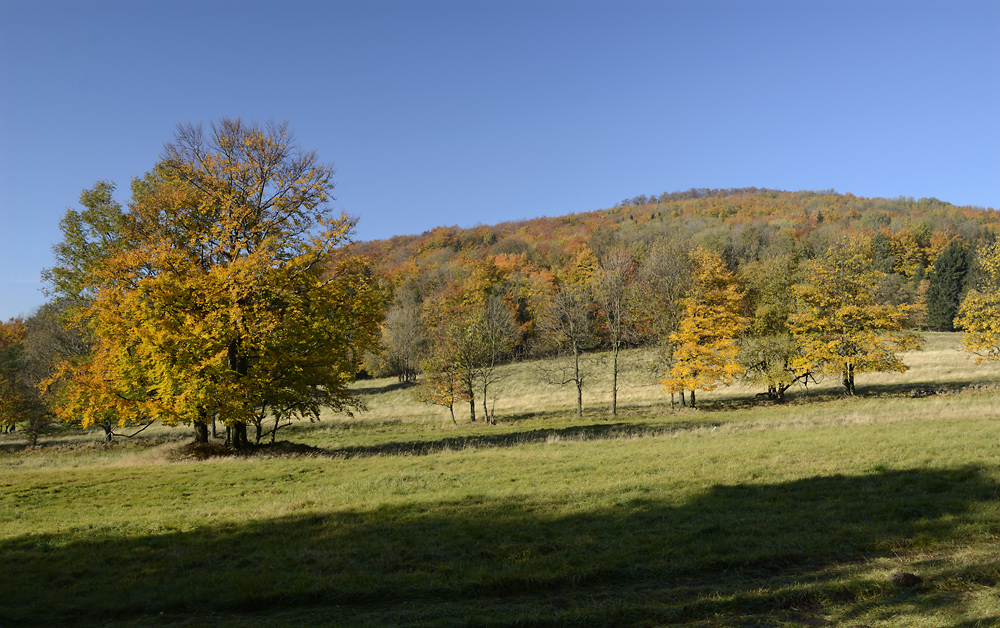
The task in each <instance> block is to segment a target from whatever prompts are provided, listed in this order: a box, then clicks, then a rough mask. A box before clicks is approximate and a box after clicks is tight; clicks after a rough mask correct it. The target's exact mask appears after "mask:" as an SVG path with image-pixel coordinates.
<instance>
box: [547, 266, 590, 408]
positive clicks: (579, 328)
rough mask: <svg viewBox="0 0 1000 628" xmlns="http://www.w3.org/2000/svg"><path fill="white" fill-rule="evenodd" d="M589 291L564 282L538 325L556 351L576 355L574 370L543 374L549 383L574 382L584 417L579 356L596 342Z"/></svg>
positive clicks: (577, 399)
mask: <svg viewBox="0 0 1000 628" xmlns="http://www.w3.org/2000/svg"><path fill="white" fill-rule="evenodd" d="M592 307H593V305H592V303H591V300H590V294H589V292H588V291H587V290H586V289H585V288H583V287H582V286H579V285H577V284H563V285H562V286H560V287H559V288H558V289H557V290H556V291H555V294H553V295H552V299H551V301H549V307H548V308H547V309H546V310H545V311H544V313H543V316H542V320H541V321H539V328H540V329H541V331H542V335H543V336H544V338H545V340H546V341H547V342H551V343H552V344H553V345H555V347H556V352H557V353H563V352H565V353H569V354H570V355H571V356H573V367H572V371H571V372H569V373H566V372H565V371H564V370H560V371H558V373H556V372H552V371H550V370H545V371H544V372H543V377H544V378H545V379H546V381H548V382H549V383H553V384H556V385H559V386H564V385H566V384H569V383H572V384H573V385H574V387H575V388H576V416H578V417H582V416H583V382H584V376H585V374H584V371H583V370H582V369H581V368H580V357H581V356H582V354H583V352H584V351H587V350H589V349H592V348H593V347H595V346H596V345H597V337H596V335H595V331H594V318H593V311H592Z"/></svg>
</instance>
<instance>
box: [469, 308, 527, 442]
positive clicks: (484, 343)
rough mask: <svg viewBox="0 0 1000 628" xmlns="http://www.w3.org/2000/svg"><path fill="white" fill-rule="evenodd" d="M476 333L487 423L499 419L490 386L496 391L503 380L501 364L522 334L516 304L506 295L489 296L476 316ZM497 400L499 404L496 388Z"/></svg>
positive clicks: (476, 369)
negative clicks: (515, 311) (489, 402)
mask: <svg viewBox="0 0 1000 628" xmlns="http://www.w3.org/2000/svg"><path fill="white" fill-rule="evenodd" d="M473 334H474V335H475V341H476V342H477V343H479V348H478V350H477V353H478V354H479V358H478V360H477V361H476V365H475V367H474V373H475V377H476V380H477V382H478V385H479V389H480V390H481V391H482V393H483V395H482V400H483V417H484V418H485V420H486V422H487V423H489V422H495V421H496V418H495V415H494V413H493V412H492V411H491V410H490V406H489V405H488V402H487V400H488V398H489V390H490V388H494V391H495V386H496V385H497V384H499V383H500V382H501V381H502V380H503V375H502V372H501V371H500V370H499V367H500V365H501V364H503V363H504V362H506V361H507V359H508V357H509V356H510V354H511V351H512V350H513V349H514V346H515V345H516V344H517V341H518V339H519V337H520V330H519V328H518V325H517V321H516V320H515V318H514V312H513V308H512V307H511V305H510V304H509V303H508V302H507V300H506V298H505V295H502V294H493V295H491V296H490V297H489V298H488V299H487V300H486V303H485V304H484V305H483V307H482V309H481V310H480V311H479V313H478V315H477V316H476V318H475V320H474V323H473ZM493 403H494V405H495V404H496V393H495V392H494V400H493Z"/></svg>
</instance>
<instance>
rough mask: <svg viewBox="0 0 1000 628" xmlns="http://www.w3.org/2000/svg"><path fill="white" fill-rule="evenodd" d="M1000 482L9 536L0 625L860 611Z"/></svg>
mask: <svg viewBox="0 0 1000 628" xmlns="http://www.w3.org/2000/svg"><path fill="white" fill-rule="evenodd" d="M998 488H1000V487H998V485H997V484H996V483H995V482H994V481H993V480H991V479H989V478H988V477H986V476H985V474H984V473H982V472H981V471H980V469H978V468H976V467H966V468H959V469H954V470H910V471H892V472H886V473H879V474H871V475H862V476H851V477H846V476H839V475H838V476H832V477H814V478H809V479H803V480H798V481H793V482H787V483H780V484H770V485H745V486H715V487H713V488H711V489H709V490H708V491H706V492H705V493H703V494H701V495H698V496H696V497H694V498H693V499H691V500H690V501H688V502H686V503H679V504H671V503H665V502H661V501H657V500H652V499H647V498H644V497H636V496H630V495H628V494H623V495H622V496H620V498H619V501H618V502H617V503H615V504H614V505H613V506H605V507H602V508H593V509H589V510H588V509H586V508H581V507H575V509H574V507H572V506H567V504H566V503H565V500H564V499H563V498H558V499H555V498H553V499H552V501H548V500H547V499H545V498H543V497H536V498H530V499H523V500H522V499H517V498H506V499H501V500H492V499H489V498H487V497H483V496H476V495H470V496H468V497H466V498H464V499H462V500H459V501H451V502H437V503H412V504H407V505H394V506H382V507H377V508H374V509H372V510H365V511H329V512H322V513H313V514H306V515H302V516H292V517H284V518H279V519H259V520H253V519H251V520H249V521H247V522H246V523H242V524H239V525H235V524H229V525H225V526H221V527H208V526H205V527H200V528H196V529H193V530H191V531H187V532H172V533H165V534H155V535H148V536H141V537H133V538H122V537H120V536H117V535H112V534H108V533H101V534H93V535H91V536H84V535H83V533H81V532H77V533H75V534H72V533H67V534H45V535H24V536H21V537H15V538H8V539H5V540H3V541H0V564H2V565H3V566H4V568H3V569H2V570H0V590H2V591H3V592H4V594H3V596H0V625H9V624H11V623H15V624H37V625H67V624H80V625H87V624H100V625H114V624H118V625H126V624H127V625H143V624H154V623H170V622H174V623H177V622H180V623H183V622H185V621H194V622H195V623H196V624H197V625H206V624H212V623H217V622H222V617H232V616H241V617H245V616H247V614H250V615H251V616H252V617H256V618H257V619H253V620H252V621H249V620H248V623H249V624H253V623H257V622H258V621H259V622H261V623H268V624H269V625H274V624H276V623H277V624H280V623H282V622H286V623H289V624H296V623H302V622H303V621H304V618H305V617H308V618H309V620H310V621H311V622H313V624H314V625H319V624H320V623H321V622H322V623H328V624H330V625H391V624H398V625H425V624H428V623H434V624H435V625H442V626H450V625H510V624H511V623H519V624H521V625H542V626H549V625H551V626H556V625H558V626H563V625H580V626H584V625H586V626H593V625H636V624H641V623H657V624H684V623H688V622H700V623H698V625H699V626H705V625H780V624H772V623H765V624H760V623H742V622H744V621H747V622H750V620H748V619H747V618H757V620H753V621H758V620H759V621H763V620H764V619H765V618H770V619H774V618H779V619H780V618H781V617H782V616H783V615H782V614H783V613H784V614H789V616H790V617H791V616H794V617H797V618H800V619H801V618H803V617H805V618H806V619H808V617H811V616H812V615H810V613H814V614H815V613H820V612H822V610H823V609H824V608H829V607H830V605H839V608H840V609H841V611H844V612H845V613H846V616H850V615H851V608H852V605H857V607H858V608H859V609H862V608H864V604H867V603H868V602H869V601H870V600H871V597H872V595H876V596H878V595H883V594H881V593H878V592H877V591H876V593H874V594H873V593H872V590H873V587H874V588H875V589H876V590H878V589H879V587H880V586H882V585H880V584H874V585H873V583H872V582H871V581H860V582H859V581H857V578H856V577H855V578H854V580H852V577H849V576H845V573H847V572H851V571H852V569H853V567H852V565H858V564H864V563H865V561H866V560H868V559H872V558H876V557H883V556H892V555H893V553H894V552H899V551H904V550H905V548H907V547H916V546H922V547H926V546H932V545H933V544H935V543H938V542H941V543H943V542H947V541H949V540H953V539H952V535H954V534H955V532H954V529H955V527H956V526H961V525H963V523H967V522H968V523H971V524H974V523H975V519H976V517H977V516H979V512H980V509H981V508H982V505H983V504H985V503H988V502H990V501H991V500H995V499H996V495H997V493H998ZM567 512H568V513H569V514H567ZM982 561H983V562H981V563H979V564H974V563H968V564H967V565H966V567H963V569H967V570H973V571H976V574H977V575H976V577H978V578H979V579H980V580H979V582H980V584H987V585H989V586H995V585H996V584H997V581H996V580H997V577H998V576H997V574H998V573H1000V570H998V567H1000V563H998V562H997V560H996V558H995V557H990V558H987V557H984V558H983V559H982ZM990 561H992V562H990ZM924 575H925V576H926V575H927V574H924ZM984 578H985V579H987V580H989V582H986V581H985V580H983V579H984ZM852 582H853V584H852ZM885 586H888V585H885ZM855 589H856V590H855ZM892 595H894V594H893V593H892V592H891V591H890V592H886V593H884V595H883V597H882V598H880V602H879V603H880V604H881V605H883V606H884V605H886V604H891V602H892V599H891V598H892ZM914 595H916V596H917V602H914V601H913V600H912V599H911V600H909V602H908V603H910V604H912V603H917V604H919V603H921V602H920V601H919V598H920V594H914ZM803 609H805V610H803ZM296 613H300V614H301V613H305V615H302V616H298V615H296ZM161 615H162V616H163V617H160V616H161ZM213 616H214V617H216V619H214V620H213V619H212V618H213ZM156 618H160V619H156ZM264 618H266V619H267V622H265V621H264ZM709 618H716V619H713V620H712V621H720V622H721V623H714V624H713V623H707V624H706V623H704V622H705V621H708V619H709ZM719 618H721V620H720V619H719ZM738 618H743V619H740V620H739V621H740V623H728V622H729V621H736V620H737V619H738ZM770 619H768V621H770ZM515 620H516V622H515Z"/></svg>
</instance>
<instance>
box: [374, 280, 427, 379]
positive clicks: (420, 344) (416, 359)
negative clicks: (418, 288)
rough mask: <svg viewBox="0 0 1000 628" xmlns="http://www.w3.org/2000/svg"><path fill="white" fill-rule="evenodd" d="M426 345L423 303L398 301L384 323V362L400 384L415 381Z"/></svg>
mask: <svg viewBox="0 0 1000 628" xmlns="http://www.w3.org/2000/svg"><path fill="white" fill-rule="evenodd" d="M425 342H426V340H425V337H424V329H423V325H422V324H421V320H420V304H419V303H417V302H415V301H412V300H407V301H403V300H400V299H397V301H396V303H395V304H394V305H393V307H392V308H390V309H389V311H388V312H387V313H386V316H385V322H384V323H383V324H382V361H383V365H384V368H385V370H387V371H389V373H391V374H393V375H395V376H396V377H397V378H399V381H400V382H412V381H415V380H416V379H417V366H418V364H419V363H420V359H421V358H422V356H423V352H424V349H425V347H424V345H425Z"/></svg>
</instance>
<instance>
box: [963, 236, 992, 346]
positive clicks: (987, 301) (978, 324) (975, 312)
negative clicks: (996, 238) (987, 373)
mask: <svg viewBox="0 0 1000 628" xmlns="http://www.w3.org/2000/svg"><path fill="white" fill-rule="evenodd" d="M976 262H977V264H978V266H979V268H980V270H981V271H982V272H983V280H984V281H983V282H982V284H981V285H980V286H978V287H977V288H974V289H972V290H969V292H968V294H966V296H965V298H964V299H963V300H962V305H961V306H960V307H959V310H958V317H957V318H956V319H955V326H956V327H958V328H959V329H964V330H965V337H964V338H963V339H962V345H963V346H964V347H965V350H966V351H968V352H970V353H974V354H976V355H977V356H979V357H978V358H977V362H980V363H982V362H984V361H986V360H1000V242H994V243H993V244H992V245H990V246H986V247H983V248H981V249H980V250H979V251H977V254H976Z"/></svg>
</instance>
